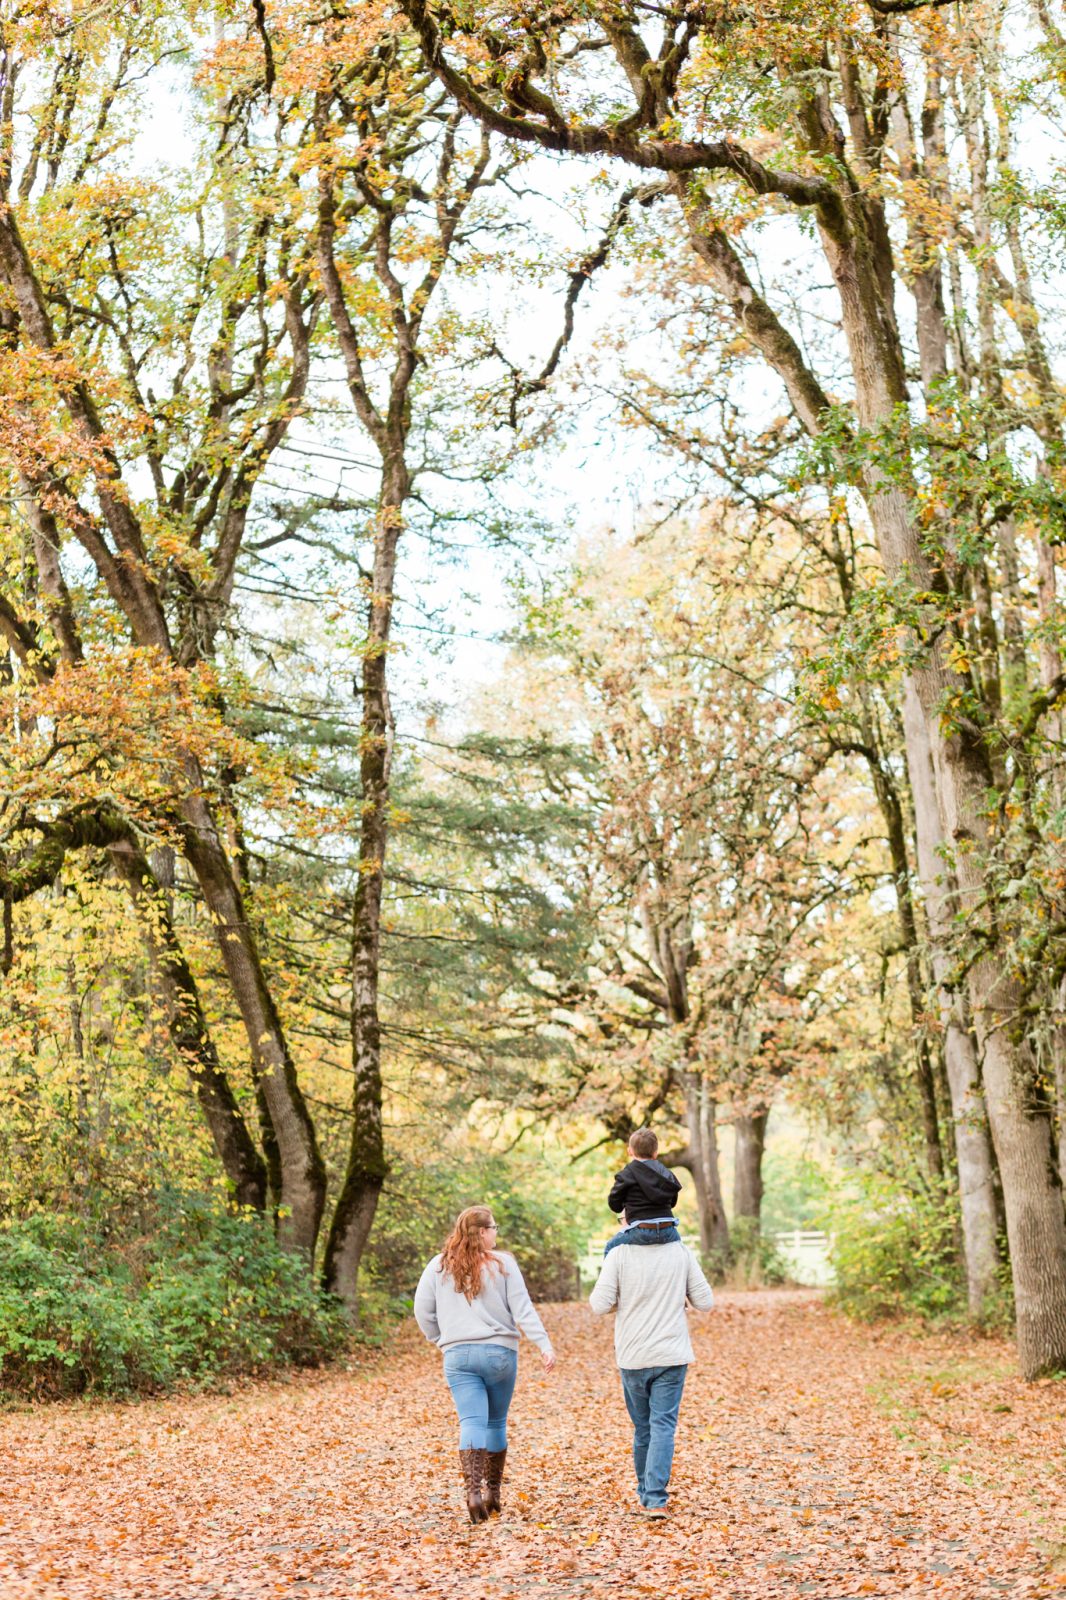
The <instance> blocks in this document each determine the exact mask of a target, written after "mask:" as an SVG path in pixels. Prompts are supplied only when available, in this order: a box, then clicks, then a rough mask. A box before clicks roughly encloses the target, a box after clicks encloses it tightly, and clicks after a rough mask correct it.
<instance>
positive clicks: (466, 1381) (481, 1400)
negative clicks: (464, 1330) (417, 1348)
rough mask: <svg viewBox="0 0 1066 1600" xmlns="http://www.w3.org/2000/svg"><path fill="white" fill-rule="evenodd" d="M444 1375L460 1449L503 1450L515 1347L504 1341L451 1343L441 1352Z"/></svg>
mask: <svg viewBox="0 0 1066 1600" xmlns="http://www.w3.org/2000/svg"><path fill="white" fill-rule="evenodd" d="M444 1376H445V1379H446V1380H447V1384H448V1388H449V1389H450V1390H451V1391H452V1399H453V1400H454V1401H455V1409H456V1411H458V1413H459V1448H460V1450H506V1448H507V1408H508V1406H509V1405H510V1404H511V1396H512V1395H513V1394H514V1386H515V1379H516V1378H517V1377H518V1351H517V1350H512V1349H511V1348H510V1346H509V1345H505V1344H453V1345H452V1347H451V1349H450V1350H446V1351H445V1352H444Z"/></svg>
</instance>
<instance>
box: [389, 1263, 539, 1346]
mask: <svg viewBox="0 0 1066 1600" xmlns="http://www.w3.org/2000/svg"><path fill="white" fill-rule="evenodd" d="M496 1259H497V1261H499V1262H500V1266H499V1267H488V1266H486V1267H483V1268H482V1272H481V1293H480V1294H479V1295H478V1296H477V1298H476V1299H474V1300H468V1299H467V1298H466V1295H465V1294H460V1293H459V1291H458V1289H456V1287H455V1284H454V1283H453V1282H452V1279H451V1277H450V1275H449V1274H447V1273H444V1272H442V1271H441V1270H440V1256H439V1255H438V1256H434V1257H433V1260H432V1261H431V1262H430V1263H429V1266H428V1267H427V1268H426V1270H425V1272H423V1274H422V1276H421V1278H420V1279H419V1280H418V1288H417V1289H416V1290H415V1321H416V1322H417V1323H418V1326H419V1327H420V1328H421V1329H422V1332H423V1333H424V1334H425V1336H426V1338H427V1339H428V1340H429V1341H430V1343H431V1344H435V1345H437V1346H439V1348H440V1349H441V1350H450V1349H451V1347H452V1345H456V1344H505V1345H506V1346H507V1347H508V1349H510V1350H517V1349H518V1335H519V1330H521V1332H522V1333H524V1334H525V1336H526V1338H527V1339H532V1341H533V1343H534V1344H535V1345H539V1347H540V1348H541V1350H543V1351H545V1352H548V1351H550V1350H551V1340H550V1339H549V1338H548V1335H547V1333H546V1332H545V1331H544V1324H543V1322H541V1320H540V1318H539V1317H538V1316H537V1313H536V1311H535V1310H534V1309H533V1302H532V1300H531V1299H530V1298H529V1291H528V1289H527V1288H526V1286H525V1282H524V1281H523V1278H522V1274H521V1271H520V1270H519V1266H518V1262H517V1261H516V1260H515V1258H514V1256H512V1255H508V1253H507V1251H506V1250H498V1251H497V1252H496Z"/></svg>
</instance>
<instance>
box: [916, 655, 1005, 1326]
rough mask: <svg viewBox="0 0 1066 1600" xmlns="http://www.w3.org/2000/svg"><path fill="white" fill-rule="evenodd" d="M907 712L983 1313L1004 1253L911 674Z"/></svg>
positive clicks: (975, 1299) (962, 1193)
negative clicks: (955, 988)
mask: <svg viewBox="0 0 1066 1600" xmlns="http://www.w3.org/2000/svg"><path fill="white" fill-rule="evenodd" d="M903 717H904V728H905V730H906V737H907V751H908V771H909V774H910V783H911V792H912V794H913V796H914V816H915V828H916V834H917V842H918V873H919V877H920V879H921V882H922V887H923V892H924V899H925V914H926V919H927V921H928V923H929V933H930V943H931V946H932V961H933V977H934V981H935V982H936V985H937V1006H938V1010H939V1014H940V1023H941V1027H942V1028H943V1030H944V1063H945V1066H946V1068H947V1076H948V1089H949V1092H950V1094H951V1114H952V1120H953V1122H954V1128H955V1155H956V1161H957V1164H958V1178H959V1204H960V1208H961V1212H962V1246H963V1257H964V1262H965V1268H966V1287H967V1301H968V1304H969V1309H970V1314H971V1316H973V1317H980V1316H982V1315H983V1314H984V1312H985V1311H986V1310H987V1307H988V1303H989V1299H990V1297H991V1295H992V1294H993V1292H994V1291H995V1288H996V1278H997V1269H998V1259H999V1256H998V1248H997V1240H996V1236H997V1233H998V1221H997V1215H996V1186H995V1174H994V1168H993V1157H992V1146H991V1142H990V1140H989V1134H988V1122H987V1118H986V1115H985V1102H984V1094H983V1092H982V1089H981V1074H980V1070H979V1067H978V1062H977V1050H976V1046H975V1043H974V1037H973V1033H972V1031H971V1029H970V1027H969V1025H968V1022H967V1018H966V1015H965V1008H964V1005H963V1000H962V996H961V995H960V994H957V993H953V992H951V991H950V990H949V989H948V988H947V986H946V979H947V976H948V974H949V972H950V968H951V957H950V955H949V954H948V939H949V937H950V932H951V920H952V916H953V912H954V907H953V904H952V896H951V890H950V886H949V885H948V883H947V882H946V881H945V880H946V876H947V871H948V869H947V865H946V863H945V862H944V861H943V860H942V859H941V857H940V854H939V848H940V844H941V838H942V836H941V832H940V819H939V816H938V814H937V809H936V795H935V792H934V786H933V762H932V752H931V751H930V749H929V741H928V738H927V735H926V726H925V719H924V717H923V716H922V708H921V705H920V704H919V701H918V696H917V691H916V690H915V687H914V684H913V683H912V682H911V680H910V678H905V679H904V686H903Z"/></svg>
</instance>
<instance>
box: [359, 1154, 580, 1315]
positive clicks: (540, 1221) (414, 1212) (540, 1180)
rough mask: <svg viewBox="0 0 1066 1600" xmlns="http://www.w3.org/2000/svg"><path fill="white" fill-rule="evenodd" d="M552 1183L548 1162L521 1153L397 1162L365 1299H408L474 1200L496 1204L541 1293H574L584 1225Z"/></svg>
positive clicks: (370, 1259)
mask: <svg viewBox="0 0 1066 1600" xmlns="http://www.w3.org/2000/svg"><path fill="white" fill-rule="evenodd" d="M548 1187H549V1186H548V1183H547V1181H546V1178H545V1173H544V1168H543V1166H542V1165H540V1164H529V1165H528V1166H527V1164H526V1163H525V1162H522V1161H516V1160H515V1159H514V1158H513V1157H512V1158H506V1157H503V1156H487V1157H481V1158H480V1159H476V1160H475V1159H470V1160H465V1161H463V1160H459V1161H457V1160H454V1159H452V1160H445V1159H442V1160H440V1161H435V1162H431V1163H429V1164H427V1165H423V1166H416V1165H414V1164H412V1163H409V1162H403V1161H398V1162H396V1163H395V1165H394V1166H393V1169H392V1171H391V1173H390V1174H389V1178H388V1181H387V1183H386V1186H385V1190H384V1193H383V1194H382V1197H381V1201H380V1203H379V1205H378V1212H377V1217H376V1218H375V1221H374V1231H373V1233H372V1234H371V1235H370V1243H369V1245H368V1248H367V1257H366V1263H365V1278H366V1286H365V1290H364V1291H363V1294H364V1297H365V1299H366V1300H367V1301H368V1302H369V1304H370V1306H371V1308H373V1307H374V1306H375V1303H376V1301H377V1302H380V1301H381V1300H384V1301H387V1302H389V1303H390V1304H391V1306H392V1309H393V1310H398V1309H400V1308H401V1307H402V1306H403V1305H405V1304H406V1302H408V1301H409V1300H410V1298H411V1296H412V1295H413V1294H414V1290H415V1285H416V1284H417V1283H418V1279H419V1277H420V1275H421V1272H422V1269H423V1267H424V1266H425V1264H426V1262H427V1261H428V1260H429V1259H430V1257H431V1256H434V1255H435V1254H436V1253H437V1251H438V1250H439V1249H440V1247H441V1245H442V1244H443V1243H444V1239H445V1237H446V1235H447V1233H448V1231H449V1229H450V1228H451V1226H452V1224H453V1222H454V1221H455V1218H456V1217H457V1216H458V1214H459V1212H460V1211H462V1210H464V1209H465V1207H467V1206H472V1205H488V1206H491V1207H492V1210H493V1213H494V1215H495V1217H496V1220H497V1222H498V1223H499V1225H500V1232H499V1243H500V1248H501V1249H502V1250H510V1251H511V1252H512V1253H513V1254H514V1255H515V1256H516V1258H517V1260H518V1264H519V1266H520V1267H521V1268H522V1274H523V1276H524V1278H525V1280H526V1283H527V1285H528V1286H529V1292H530V1294H531V1295H532V1296H533V1298H534V1299H536V1300H565V1299H572V1298H573V1297H574V1295H575V1294H577V1292H578V1282H577V1258H578V1256H579V1255H580V1253H581V1238H582V1233H581V1225H580V1222H575V1221H574V1220H573V1219H572V1217H571V1215H570V1213H569V1212H568V1211H567V1210H566V1209H564V1208H563V1206H562V1205H561V1204H560V1203H559V1202H558V1201H553V1200H551V1199H549V1198H548V1194H547V1190H548Z"/></svg>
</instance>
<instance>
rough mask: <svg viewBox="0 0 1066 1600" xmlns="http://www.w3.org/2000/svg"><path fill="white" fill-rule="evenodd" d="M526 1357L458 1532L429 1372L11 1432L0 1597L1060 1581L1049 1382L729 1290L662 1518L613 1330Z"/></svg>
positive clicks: (415, 1350) (966, 1351)
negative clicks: (477, 1504)
mask: <svg viewBox="0 0 1066 1600" xmlns="http://www.w3.org/2000/svg"><path fill="white" fill-rule="evenodd" d="M546 1321H547V1322H548V1324H549V1326H550V1328H551V1330H552V1333H553V1337H554V1338H555V1340H556V1343H557V1347H558V1350H559V1353H560V1364H559V1368H558V1370H557V1372H556V1374H555V1375H554V1377H552V1378H544V1377H543V1376H542V1374H541V1372H540V1368H539V1363H537V1362H536V1361H535V1360H534V1359H532V1353H531V1352H530V1351H529V1349H528V1347H524V1348H523V1353H522V1364H521V1369H520V1377H519V1387H518V1391H517V1393H516V1397H515V1403H514V1406H513V1409H512V1413H511V1418H512V1423H511V1444H512V1450H511V1461H510V1468H509V1474H508V1480H507V1483H506V1486H505V1509H504V1515H503V1517H502V1518H501V1519H500V1520H499V1521H498V1522H493V1523H491V1524H489V1525H487V1526H485V1527H481V1528H471V1527H470V1526H469V1524H466V1523H465V1522H464V1520H463V1517H464V1513H463V1512H462V1509H461V1500H460V1491H459V1484H458V1473H457V1463H456V1456H455V1437H454V1426H453V1417H452V1414H451V1410H450V1402H449V1400H448V1397H447V1393H446V1391H445V1389H444V1386H443V1383H442V1381H441V1378H440V1374H439V1358H437V1357H436V1356H435V1354H434V1352H432V1351H430V1350H429V1349H428V1347H426V1346H424V1345H422V1344H420V1343H419V1342H418V1341H417V1339H416V1338H415V1337H412V1336H411V1333H410V1331H407V1332H405V1333H404V1334H403V1335H402V1336H401V1338H400V1339H399V1340H398V1341H397V1347H396V1349H395V1350H394V1351H393V1352H391V1353H390V1354H389V1355H388V1356H387V1357H385V1358H383V1359H381V1360H377V1361H374V1362H372V1363H371V1364H369V1365H368V1366H367V1367H365V1368H364V1369H363V1370H361V1371H358V1372H356V1373H354V1374H353V1375H352V1376H350V1377H346V1376H338V1375H336V1374H331V1375H329V1376H325V1377H324V1376H321V1375H314V1374H311V1375H307V1376H302V1377H299V1378H298V1379H295V1380H294V1381H293V1382H292V1383H290V1384H283V1385H282V1384H272V1385H263V1386H255V1387H250V1388H247V1389H244V1390H242V1391H241V1392H239V1393H237V1394H235V1395H233V1396H230V1397H224V1398H219V1397H218V1396H215V1397H210V1398H199V1399H189V1400H169V1401H165V1402H158V1403H149V1404H143V1405H137V1406H132V1405H131V1406H124V1407H106V1408H105V1407H86V1406H69V1407H51V1408H41V1409H40V1410H35V1411H21V1412H16V1413H11V1414H8V1415H7V1416H5V1417H2V1418H0V1595H2V1596H3V1597H4V1600H267V1597H273V1596H287V1597H295V1596H309V1597H310V1596H314V1597H321V1596H331V1597H341V1596H344V1597H347V1600H369V1597H371V1596H372V1597H373V1600H392V1597H396V1600H401V1597H408V1596H430V1597H437V1596H439V1597H441V1600H511V1597H518V1596H521V1597H523V1600H564V1597H565V1600H571V1597H580V1600H595V1597H598V1596H611V1597H616V1596H629V1595H643V1594H649V1595H656V1596H659V1597H661V1600H695V1597H700V1600H703V1597H705V1596H711V1595H714V1596H721V1597H728V1600H734V1597H736V1600H741V1597H752V1600H754V1597H758V1600H771V1597H777V1596H789V1597H791V1596H801V1595H814V1596H818V1597H822V1600H830V1597H837V1596H844V1595H871V1596H878V1595H883V1596H897V1595H915V1596H917V1595H921V1596H923V1597H924V1596H930V1595H933V1596H959V1597H963V1596H965V1600H981V1597H985V1596H989V1597H991V1596H1001V1595H1034V1596H1052V1595H1059V1596H1066V1476H1064V1467H1066V1455H1064V1451H1066V1420H1064V1418H1066V1383H1063V1382H1049V1383H1046V1384H1044V1385H1036V1386H1030V1387H1028V1388H1027V1387H1025V1386H1024V1385H1022V1384H1020V1383H1018V1382H1017V1381H1016V1380H1014V1379H1013V1378H1012V1377H1011V1376H1010V1353H1009V1351H1008V1350H1007V1349H1006V1348H1005V1347H1003V1346H1000V1345H997V1344H994V1343H988V1342H981V1343H964V1342H961V1341H951V1340H945V1339H935V1340H933V1339H920V1340H919V1339H915V1338H913V1337H911V1336H909V1335H906V1334H904V1333H901V1332H895V1331H893V1332H890V1333H881V1334H873V1335H871V1333H870V1332H869V1331H868V1330H863V1329H855V1328H852V1327H850V1326H848V1325H847V1324H846V1323H844V1322H842V1321H841V1320H840V1319H839V1318H837V1317H835V1316H833V1315H832V1314H830V1313H829V1312H827V1311H826V1310H824V1309H823V1308H822V1306H821V1305H820V1304H819V1303H818V1301H817V1299H816V1297H813V1296H811V1295H809V1294H803V1293H799V1294H797V1293H793V1294H787V1293H776V1294H775V1293H763V1294H749V1295H723V1296H721V1297H720V1301H719V1306H718V1309H717V1310H716V1311H715V1312H714V1313H712V1314H711V1316H709V1317H706V1318H702V1319H696V1318H693V1323H694V1335H695V1342H696V1350H697V1358H698V1360H697V1365H696V1366H695V1367H694V1368H693V1370H692V1372H691V1373H690V1377H689V1384H688V1388H687V1392H686V1395H685V1401H684V1405H683V1408H682V1420H681V1427H680V1430H679V1436H678V1455H677V1466H676V1469H675V1477H674V1483H673V1489H674V1491H675V1495H674V1509H673V1515H672V1517H671V1520H670V1521H669V1522H668V1523H665V1524H661V1525H655V1526H649V1525H647V1524H644V1523H641V1522H639V1521H638V1520H636V1519H635V1518H634V1517H633V1516H632V1515H631V1510H630V1508H631V1506H632V1503H633V1490H632V1470H631V1466H630V1461H629V1456H628V1447H629V1433H628V1425H627V1423H626V1419H625V1414H624V1410H623V1406H622V1402H621V1397H620V1394H619V1389H618V1383H617V1376H616V1373H615V1371H614V1367H613V1361H612V1352H611V1327H610V1324H609V1322H599V1321H597V1320H595V1319H593V1318H592V1316H591V1315H590V1314H589V1313H587V1312H586V1310H585V1309H584V1308H583V1307H581V1306H557V1307H548V1308H547V1310H546Z"/></svg>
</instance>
